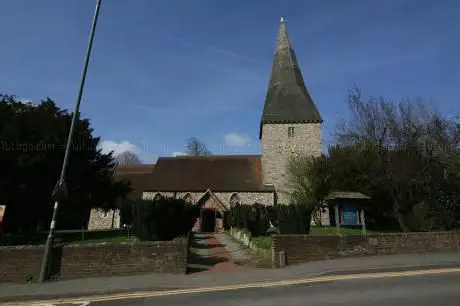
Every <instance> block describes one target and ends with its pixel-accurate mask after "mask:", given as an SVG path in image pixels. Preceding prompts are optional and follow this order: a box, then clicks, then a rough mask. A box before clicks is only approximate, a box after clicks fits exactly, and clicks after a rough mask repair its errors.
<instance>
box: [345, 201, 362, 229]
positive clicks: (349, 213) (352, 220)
mask: <svg viewBox="0 0 460 306" xmlns="http://www.w3.org/2000/svg"><path fill="white" fill-rule="evenodd" d="M341 206H342V207H341V215H342V216H341V217H342V224H343V225H357V224H358V220H359V219H358V218H359V216H358V206H357V205H355V204H351V203H350V204H349V203H347V204H342V205H341Z"/></svg>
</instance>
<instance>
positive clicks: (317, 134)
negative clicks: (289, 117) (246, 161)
mask: <svg viewBox="0 0 460 306" xmlns="http://www.w3.org/2000/svg"><path fill="white" fill-rule="evenodd" d="M289 127H294V137H288V128H289ZM261 148H262V149H261V150H262V169H263V179H264V183H266V184H270V183H271V184H274V185H275V188H276V191H277V192H278V202H279V203H280V204H289V203H288V202H289V201H288V197H287V195H286V183H287V174H286V170H287V164H288V161H289V159H290V158H291V157H292V156H293V155H296V154H299V153H301V152H306V153H310V154H312V155H313V156H319V155H321V152H322V136H321V124H320V123H296V124H264V125H263V127H262V140H261Z"/></svg>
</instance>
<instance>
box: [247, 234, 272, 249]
mask: <svg viewBox="0 0 460 306" xmlns="http://www.w3.org/2000/svg"><path fill="white" fill-rule="evenodd" d="M251 241H252V242H254V244H255V245H256V247H258V248H260V249H266V250H268V249H270V248H271V247H272V239H271V238H270V237H268V236H259V237H252V238H251Z"/></svg>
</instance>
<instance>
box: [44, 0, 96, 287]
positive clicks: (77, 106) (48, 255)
mask: <svg viewBox="0 0 460 306" xmlns="http://www.w3.org/2000/svg"><path fill="white" fill-rule="evenodd" d="M101 2H102V0H96V9H95V11H94V17H93V23H92V26H91V33H90V38H89V42H88V49H87V51H86V59H85V63H84V66H83V72H82V76H81V81H80V88H79V91H78V97H77V103H76V104H75V109H74V111H73V114H72V123H71V125H70V130H69V135H68V137H67V145H66V149H65V154H64V161H63V163H62V169H61V176H60V178H59V181H58V183H57V185H56V188H55V189H54V192H53V197H56V196H57V198H56V199H55V202H54V209H53V217H52V219H51V223H50V230H49V233H48V238H47V239H46V244H45V251H44V254H43V259H42V263H41V267H40V277H39V281H40V282H43V281H45V280H46V279H47V278H48V271H49V264H50V259H51V249H52V247H53V241H54V230H55V226H56V216H57V212H58V208H59V197H60V195H62V193H63V192H65V177H66V172H67V167H68V164H69V157H70V151H71V146H72V139H73V136H74V130H75V124H76V121H77V118H78V113H79V110H80V103H81V97H82V94H83V88H84V86H85V80H86V72H87V70H88V64H89V58H90V55H91V49H92V47H93V40H94V34H95V31H96V24H97V19H98V16H99V9H100V7H101Z"/></svg>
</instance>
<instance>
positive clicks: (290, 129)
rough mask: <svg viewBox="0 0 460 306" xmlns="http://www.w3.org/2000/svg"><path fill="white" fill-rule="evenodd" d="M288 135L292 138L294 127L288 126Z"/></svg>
mask: <svg viewBox="0 0 460 306" xmlns="http://www.w3.org/2000/svg"><path fill="white" fill-rule="evenodd" d="M288 137H289V138H292V137H294V127H292V126H291V127H288Z"/></svg>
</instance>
